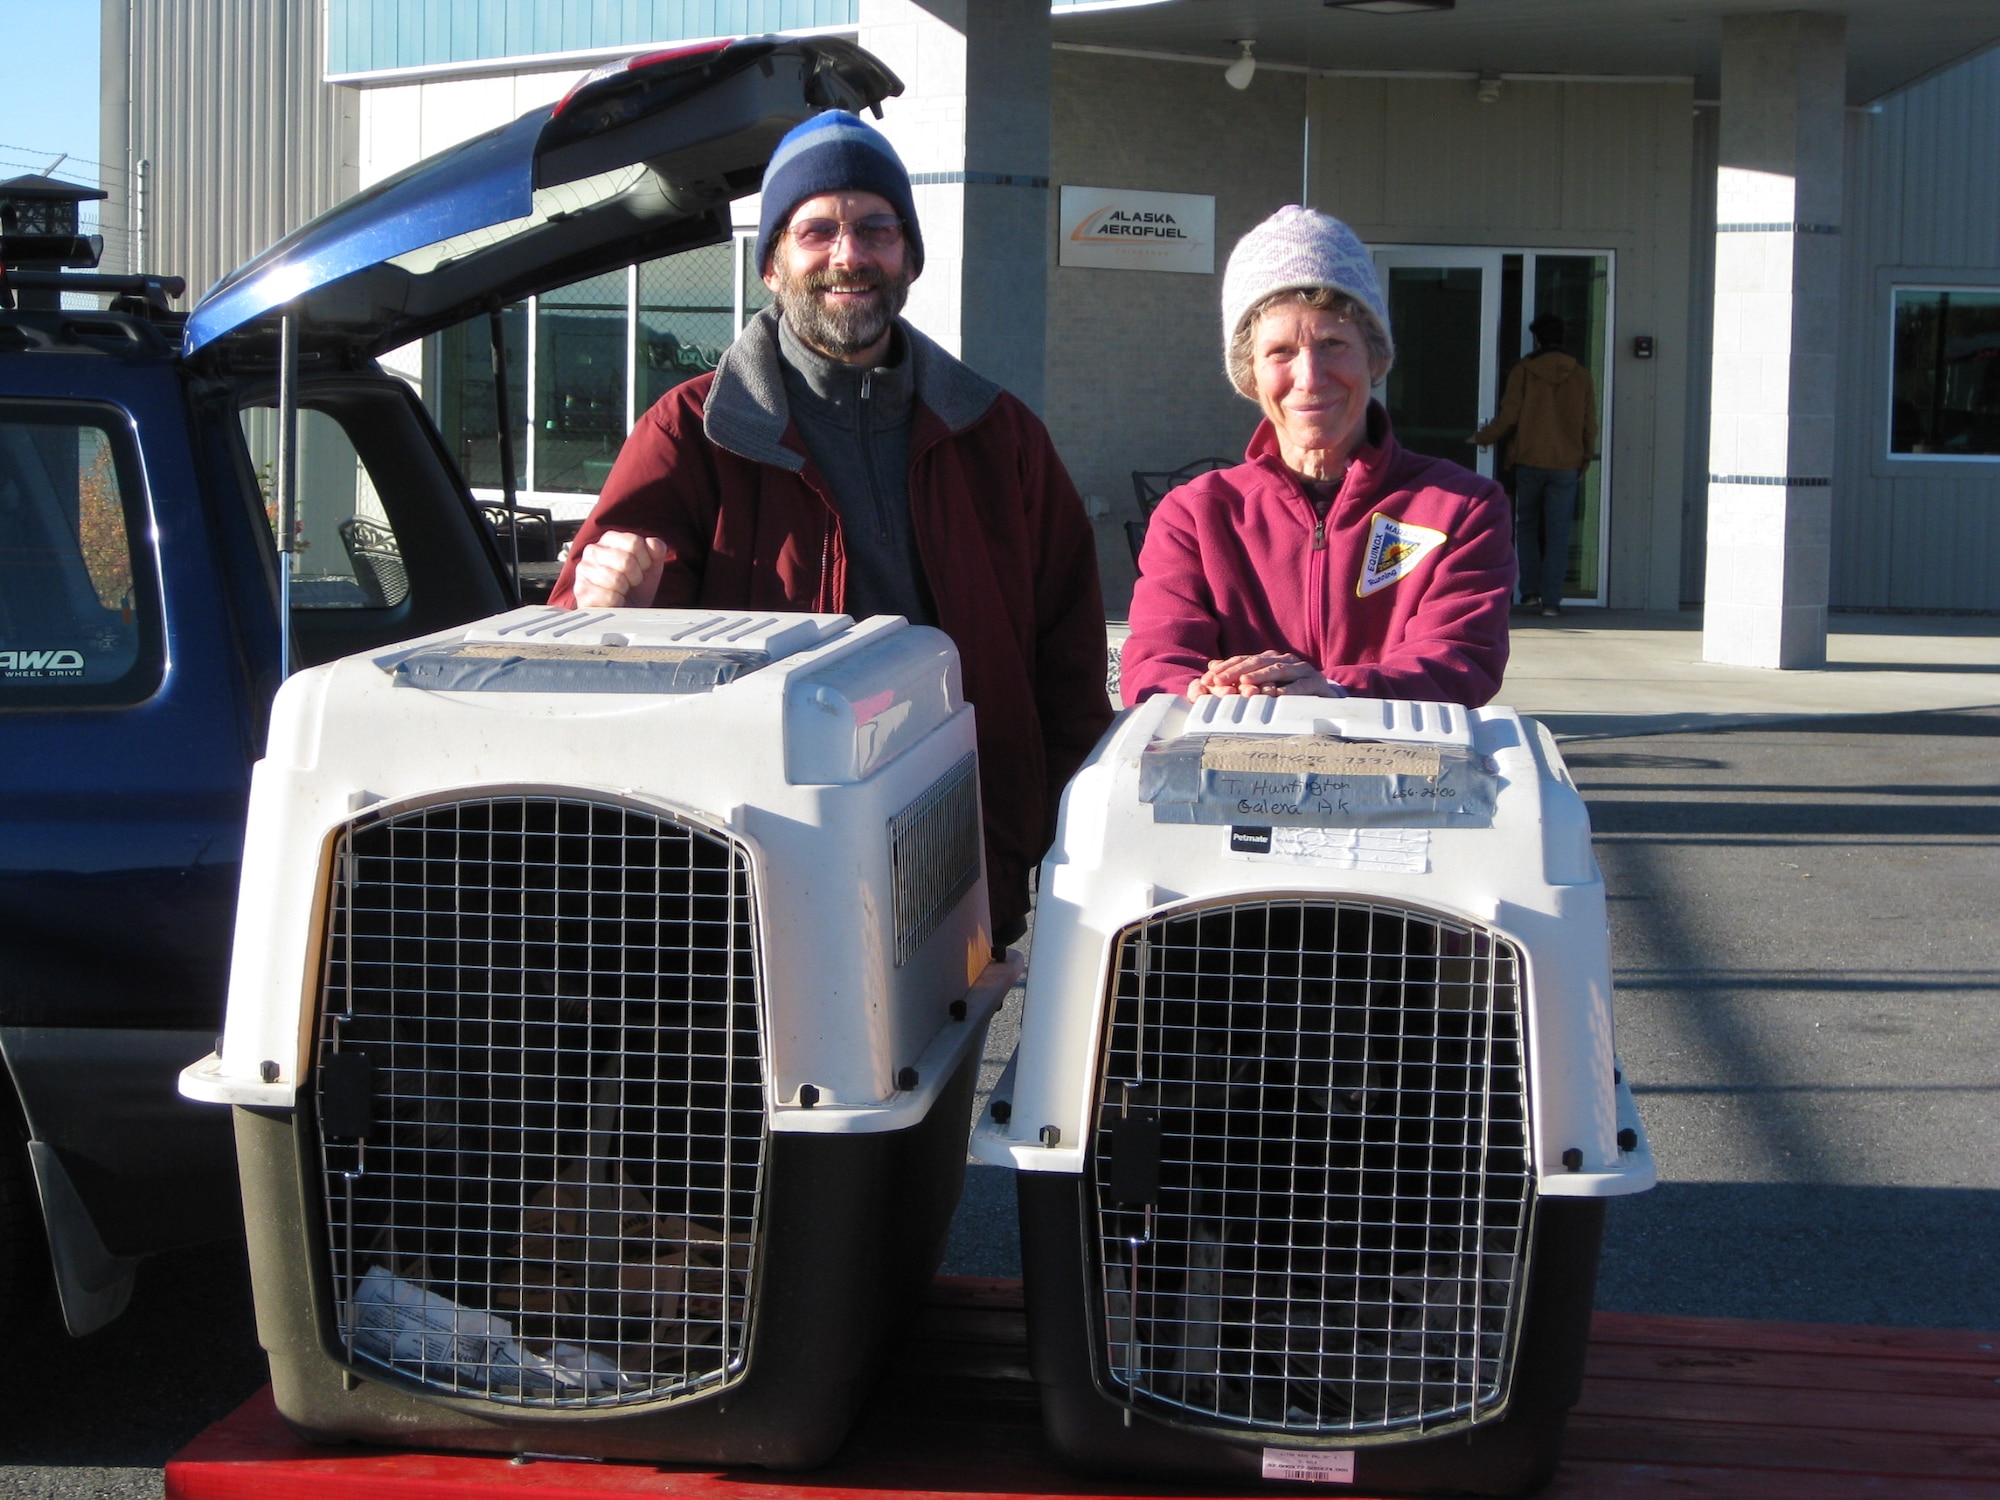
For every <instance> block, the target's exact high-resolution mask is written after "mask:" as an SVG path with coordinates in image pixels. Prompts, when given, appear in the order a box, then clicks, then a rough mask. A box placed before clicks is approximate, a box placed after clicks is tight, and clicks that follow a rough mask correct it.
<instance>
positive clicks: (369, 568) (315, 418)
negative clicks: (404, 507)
mask: <svg viewBox="0 0 2000 1500" xmlns="http://www.w3.org/2000/svg"><path fill="white" fill-rule="evenodd" d="M241 415H242V421H243V437H244V441H245V442H246V443H247V444H248V445H249V448H250V461H251V462H252V463H253V464H254V465H256V469H257V481H258V483H259V485H261V486H262V488H263V491H264V516H265V519H266V520H268V521H269V522H270V523H271V534H272V536H273V537H276V535H277V531H278V481H277V455H278V413H277V412H276V410H274V409H273V408H271V407H268V406H250V407H245V408H244V409H243V412H242V414H241ZM298 475H299V489H298V516H297V521H296V524H295V527H294V532H295V534H294V537H293V542H292V549H293V550H292V608H293V609H294V610H302V609H388V608H391V607H393V606H395V605H398V604H401V603H402V602H403V600H404V599H405V598H407V597H408V596H409V592H410V585H409V579H408V577H407V575H406V574H405V572H404V569H403V560H402V549H401V548H400V547H399V546H398V544H397V541H396V533H395V532H394V530H393V529H391V527H390V525H389V517H388V515H387V513H386V512H385V511H384V510H383V508H382V500H381V497H380V496H379V495H377V494H376V492H375V485H374V482H373V480H371V479H370V478H369V475H368V469H367V467H366V466H365V465H364V464H363V463H362V462H361V459H360V456H359V455H358V454H356V453H355V451H354V444H353V443H352V442H351V441H350V440H349V438H348V436H347V432H346V430H345V429H344V428H342V427H341V425H340V423H338V422H336V421H335V420H334V419H333V418H332V417H330V416H328V415H327V414H326V413H325V412H320V411H314V410H312V409H311V408H310V407H301V408H300V409H299V467H298Z"/></svg>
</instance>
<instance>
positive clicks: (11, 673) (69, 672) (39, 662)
mask: <svg viewBox="0 0 2000 1500" xmlns="http://www.w3.org/2000/svg"><path fill="white" fill-rule="evenodd" d="M82 675H83V653H82V652H81V651H63V650H56V651H0V677H81V676H82Z"/></svg>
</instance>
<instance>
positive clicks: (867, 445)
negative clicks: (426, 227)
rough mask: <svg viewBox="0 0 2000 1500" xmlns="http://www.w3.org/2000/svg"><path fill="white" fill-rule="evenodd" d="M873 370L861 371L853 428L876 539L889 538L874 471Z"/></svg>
mask: <svg viewBox="0 0 2000 1500" xmlns="http://www.w3.org/2000/svg"><path fill="white" fill-rule="evenodd" d="M874 384H875V372H874V371H873V370H872V369H871V370H863V371H862V372H861V402H860V407H859V409H858V410H857V411H856V412H855V430H856V432H857V434H858V435H859V437H860V439H861V462H862V463H863V464H864V465H865V466H866V467H867V469H868V500H869V503H870V505H871V506H873V508H874V512H875V538H876V540H877V541H887V540H888V539H889V519H888V517H887V515H885V514H884V511H885V509H886V507H885V506H884V505H883V504H882V476H881V475H880V474H878V473H876V472H875V441H874V438H875V411H874V408H873V407H872V406H871V405H870V404H869V399H868V398H869V396H870V394H871V392H872V390H873V388H874Z"/></svg>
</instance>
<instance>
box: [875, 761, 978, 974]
mask: <svg viewBox="0 0 2000 1500" xmlns="http://www.w3.org/2000/svg"><path fill="white" fill-rule="evenodd" d="M980 841H981V829H980V826H979V763H978V757H976V756H972V755H968V756H966V757H965V759H963V760H961V761H960V762H959V763H958V764H957V765H955V766H953V767H952V768H951V769H950V770H949V771H947V772H945V773H944V775H942V776H940V777H939V778H938V779H937V780H936V781H934V782H932V783H931V784H930V786H929V787H927V788H926V789H925V790H924V791H923V792H922V793H921V794H920V795H919V796H918V797H917V800H916V801H914V802H912V803H911V804H910V805H909V806H908V807H906V808H904V809H903V810H902V811H901V812H899V813H897V814H896V815H895V817H893V818H891V819H890V820H889V863H890V865H891V867H892V868H893V870H894V872H895V882H896V967H897V968H901V967H902V966H903V965H904V964H906V963H908V962H909V961H910V960H911V959H913V958H915V957H916V956H917V954H918V953H919V952H920V951H921V950H922V948H923V946H924V944H925V943H927V942H929V941H930V937H931V934H932V933H934V932H936V931H937V928H938V923H940V922H942V921H943V920H944V919H945V917H946V916H948V915H949V914H950V912H951V910H952V908H953V907H955V906H957V905H958V903H959V900H960V898H962V897H963V896H964V895H965V893H966V892H967V891H969V890H971V889H972V885H973V882H974V881H976V880H978V879H979V858H980V847H981V843H980Z"/></svg>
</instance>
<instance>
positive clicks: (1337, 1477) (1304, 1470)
mask: <svg viewBox="0 0 2000 1500" xmlns="http://www.w3.org/2000/svg"><path fill="white" fill-rule="evenodd" d="M1264 1477H1265V1478H1266V1479H1284V1480H1289V1481H1291V1482H1292V1483H1293V1484H1352V1483H1354V1450H1353V1449H1352V1448H1337V1449H1333V1450H1330V1451H1329V1450H1326V1449H1314V1450H1305V1449H1300V1448H1266V1449H1265V1450H1264Z"/></svg>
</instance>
